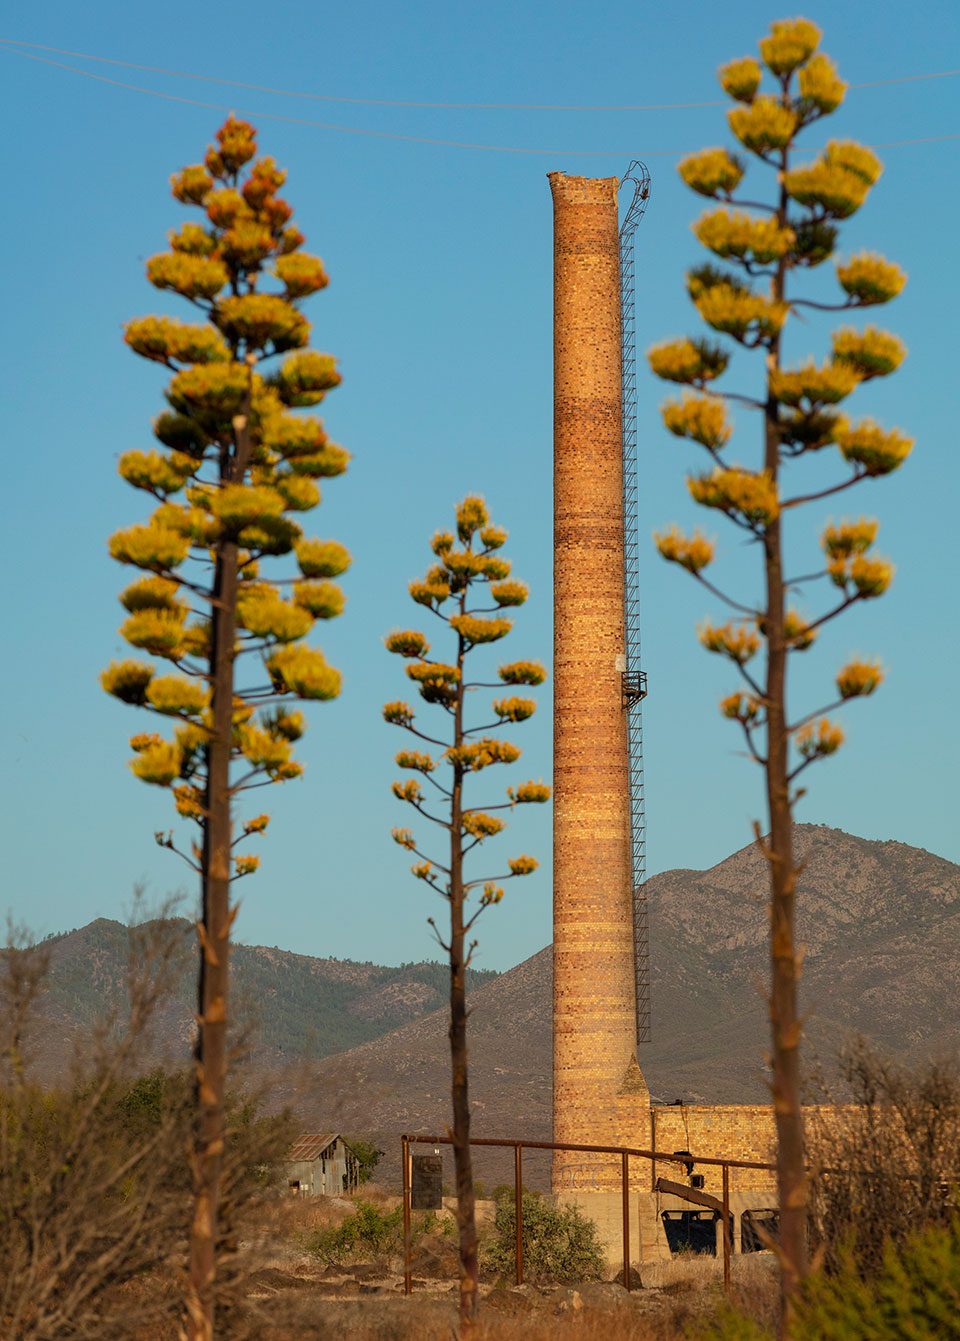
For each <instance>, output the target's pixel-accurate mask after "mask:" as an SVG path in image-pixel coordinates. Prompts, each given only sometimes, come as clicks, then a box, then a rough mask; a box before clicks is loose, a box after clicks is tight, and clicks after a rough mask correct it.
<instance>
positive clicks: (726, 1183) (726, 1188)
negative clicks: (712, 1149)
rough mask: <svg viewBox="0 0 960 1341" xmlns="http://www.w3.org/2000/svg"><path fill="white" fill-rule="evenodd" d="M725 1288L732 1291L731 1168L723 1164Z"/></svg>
mask: <svg viewBox="0 0 960 1341" xmlns="http://www.w3.org/2000/svg"><path fill="white" fill-rule="evenodd" d="M723 1288H724V1289H725V1290H726V1292H727V1294H729V1293H730V1169H729V1166H728V1165H726V1164H724V1166H723Z"/></svg>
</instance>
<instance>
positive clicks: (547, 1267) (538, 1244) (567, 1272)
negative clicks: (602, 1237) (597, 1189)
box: [482, 1188, 606, 1281]
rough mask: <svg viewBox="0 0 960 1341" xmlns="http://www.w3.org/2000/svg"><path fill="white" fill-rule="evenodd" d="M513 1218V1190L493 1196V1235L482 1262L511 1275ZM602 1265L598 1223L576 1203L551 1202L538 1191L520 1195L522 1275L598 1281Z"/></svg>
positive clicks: (487, 1266)
mask: <svg viewBox="0 0 960 1341" xmlns="http://www.w3.org/2000/svg"><path fill="white" fill-rule="evenodd" d="M516 1235H517V1217H516V1209H515V1206H514V1198H513V1189H512V1188H511V1189H510V1195H509V1197H506V1196H503V1197H500V1198H499V1199H498V1201H497V1215H496V1220H495V1221H494V1238H493V1239H492V1241H491V1242H490V1243H489V1244H488V1245H487V1247H486V1248H485V1249H484V1252H483V1256H482V1264H483V1266H484V1267H486V1268H487V1269H488V1270H490V1271H496V1272H498V1273H500V1274H501V1275H509V1274H510V1273H511V1272H512V1271H513V1269H514V1261H515V1251H516V1248H515V1245H516ZM605 1265H606V1258H605V1256H604V1252H603V1248H602V1247H601V1245H600V1242H599V1240H598V1238H597V1227H596V1225H595V1224H594V1223H593V1221H592V1220H588V1219H587V1218H586V1216H584V1215H582V1214H581V1213H580V1211H579V1210H578V1209H577V1208H576V1206H554V1205H553V1204H552V1203H551V1202H549V1201H546V1200H545V1199H544V1198H542V1197H540V1196H539V1195H537V1194H536V1193H531V1194H529V1195H524V1197H523V1274H524V1276H525V1277H526V1278H528V1279H530V1278H543V1279H547V1280H554V1281H578V1280H596V1279H597V1278H598V1277H599V1276H600V1275H602V1273H603V1269H604V1267H605Z"/></svg>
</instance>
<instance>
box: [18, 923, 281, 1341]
mask: <svg viewBox="0 0 960 1341" xmlns="http://www.w3.org/2000/svg"><path fill="white" fill-rule="evenodd" d="M183 946H184V933H183V923H176V922H172V921H171V920H170V919H169V918H168V917H160V918H156V919H154V920H152V921H149V922H145V923H143V924H141V925H140V926H137V927H134V928H132V929H131V932H130V957H129V971H128V983H127V985H128V995H129V1006H128V1009H127V1010H126V1011H124V1012H122V1013H121V1011H120V1009H119V1008H118V1009H117V1010H116V1011H115V1012H114V1013H112V1014H111V1015H109V1016H107V1017H105V1018H104V1019H103V1020H101V1021H100V1023H99V1024H98V1025H97V1026H96V1028H95V1029H94V1030H93V1032H92V1035H91V1038H90V1040H89V1041H88V1043H87V1045H86V1046H85V1048H84V1051H83V1055H82V1056H80V1055H79V1054H78V1057H77V1060H76V1065H75V1067H74V1070H73V1073H72V1074H71V1075H69V1076H68V1077H65V1078H64V1082H63V1083H62V1084H61V1085H60V1086H58V1087H56V1088H43V1087H41V1086H39V1085H37V1084H35V1083H33V1081H32V1080H31V1076H30V1048H29V1039H30V1030H29V1025H30V1021H31V1016H32V1015H33V1014H35V1011H36V1007H37V1006H38V1004H39V1002H40V1000H41V997H42V995H43V991H44V983H45V980H46V977H47V973H48V970H49V955H48V953H47V951H46V949H45V947H44V946H43V945H41V946H32V945H30V943H29V939H28V938H27V937H26V936H25V934H24V933H22V932H20V933H11V934H10V935H9V936H8V940H7V945H6V947H5V948H3V949H0V1261H2V1263H3V1268H4V1269H3V1271H2V1272H0V1336H2V1337H4V1338H5V1339H6V1338H9V1341H45V1339H46V1338H52V1337H57V1338H98V1341H112V1338H121V1337H122V1338H142V1341H152V1338H153V1337H157V1338H160V1337H172V1336H175V1335H176V1334H177V1330H178V1320H179V1317H180V1312H181V1299H182V1294H183V1289H184V1272H183V1263H184V1261H185V1256H186V1235H187V1228H188V1219H189V1201H190V1188H191V1178H192V1176H191V1166H190V1158H189V1152H190V1149H191V1135H192V1125H193V1113H194V1104H193V1097H192V1083H191V1081H190V1079H189V1078H188V1077H187V1076H186V1075H185V1074H182V1075H167V1074H165V1073H164V1072H163V1071H161V1070H155V1071H152V1072H150V1073H148V1074H146V1075H144V1074H138V1066H137V1064H138V1059H139V1058H140V1057H141V1056H143V1055H145V1054H146V1052H147V1051H148V1043H149V1037H150V1030H151V1025H152V1023H153V1020H154V1017H155V1015H156V1012H157V1008H158V1006H159V1005H160V1004H161V1002H162V1001H164V999H165V998H166V997H167V996H168V994H169V993H170V991H171V990H172V988H173V986H174V984H175V982H176V980H177V978H178V977H179V974H180V971H181V958H182V952H183ZM229 1124H230V1127H229V1131H228V1146H227V1156H226V1160H225V1171H224V1197H223V1205H222V1219H221V1225H220V1241H219V1243H218V1255H219V1258H220V1266H221V1268H222V1269H221V1270H220V1272H219V1275H218V1280H217V1293H218V1303H219V1304H220V1306H222V1308H223V1310H224V1314H223V1316H224V1318H225V1319H228V1318H230V1317H231V1316H233V1317H235V1318H236V1319H237V1323H236V1326H232V1327H231V1330H229V1333H228V1334H229V1335H231V1336H237V1337H239V1336H241V1335H242V1334H243V1327H242V1326H241V1324H240V1322H239V1313H238V1307H239V1301H240V1298H241V1296H242V1294H243V1289H244V1281H245V1279H246V1278H247V1272H248V1270H249V1267H248V1264H247V1260H246V1256H247V1255H245V1254H243V1253H240V1252H239V1251H238V1225H239V1224H240V1223H241V1221H242V1220H243V1219H244V1218H245V1216H246V1215H247V1214H248V1210H247V1208H248V1207H249V1205H250V1202H251V1200H252V1199H256V1198H259V1197H260V1196H261V1195H262V1193H263V1191H264V1190H265V1189H266V1187H267V1186H268V1185H269V1182H270V1175H271V1166H272V1164H273V1162H275V1161H276V1160H278V1159H279V1158H281V1157H282V1154H283V1151H284V1149H285V1147H286V1146H287V1145H288V1143H289V1139H290V1130H289V1123H288V1121H287V1120H286V1119H285V1118H283V1117H281V1118H276V1119H267V1120H263V1119H260V1118H258V1117H257V1114H256V1111H255V1108H254V1107H252V1106H251V1105H250V1104H249V1103H243V1102H237V1103H234V1104H233V1106H232V1109H231V1112H230V1116H229Z"/></svg>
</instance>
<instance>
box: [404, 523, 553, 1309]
mask: <svg viewBox="0 0 960 1341" xmlns="http://www.w3.org/2000/svg"><path fill="white" fill-rule="evenodd" d="M457 538H458V539H459V542H460V543H459V544H457V540H456V539H455V538H454V536H453V535H452V534H451V533H449V532H442V531H441V532H438V533H437V535H435V536H434V538H433V541H432V548H433V552H434V554H435V555H436V556H437V560H438V562H437V563H436V564H435V565H434V566H433V567H432V568H431V569H430V570H429V572H428V573H427V575H426V577H425V578H424V580H423V581H422V582H412V583H411V584H410V594H411V596H412V597H413V599H414V600H415V601H416V602H417V604H418V605H422V606H425V607H426V608H427V609H428V610H430V611H431V612H432V613H433V614H434V615H435V616H436V617H437V618H438V619H440V620H441V621H442V622H443V623H444V624H446V625H448V626H449V628H448V636H449V637H450V638H451V641H453V640H454V639H455V646H456V654H455V656H454V657H453V659H452V660H451V661H450V662H449V663H445V662H441V661H436V660H432V659H431V658H430V657H429V656H428V653H429V651H430V647H429V644H428V643H427V640H426V638H425V637H424V636H423V634H422V633H419V632H416V631H414V630H405V631H402V632H397V633H392V634H390V636H389V637H388V638H387V639H386V644H387V647H388V649H389V650H390V651H391V652H396V653H397V654H399V655H400V656H404V657H407V658H409V659H410V661H411V662H412V664H411V665H410V666H409V667H408V670H407V673H408V675H409V676H410V678H411V679H412V680H413V681H414V682H415V683H416V684H417V685H418V688H419V692H420V696H421V698H423V699H424V701H425V702H426V703H428V704H432V705H434V706H437V707H439V708H441V709H442V710H443V711H444V712H445V713H446V714H447V717H448V718H449V727H450V734H449V736H448V737H447V738H446V739H445V740H444V739H440V738H439V737H437V736H435V735H433V734H426V733H425V732H424V731H422V730H420V729H419V728H418V727H416V726H414V715H413V712H412V710H411V708H410V706H409V704H407V703H403V702H396V703H388V704H387V705H386V707H385V708H384V711H383V715H384V717H385V719H386V720H387V721H388V722H390V723H392V724H393V725H395V726H401V727H403V728H404V729H405V730H407V731H409V732H411V733H412V734H413V735H414V736H416V737H418V739H420V740H423V741H426V742H427V744H429V745H431V746H434V747H436V748H439V749H440V750H441V751H442V754H440V755H439V756H438V757H437V758H436V759H435V758H434V757H433V755H431V754H425V753H422V752H420V751H415V750H400V751H399V752H398V753H397V755H396V762H397V764H398V765H399V766H400V767H401V768H406V769H410V770H412V771H413V772H414V773H419V774H421V775H422V776H423V777H424V779H426V780H427V781H428V782H429V783H430V786H431V788H432V791H431V794H430V797H429V799H425V798H424V795H423V792H422V790H421V787H420V784H419V783H418V782H417V781H408V782H404V783H400V782H395V783H394V784H393V792H394V795H395V796H396V797H397V798H398V799H399V800H402V801H406V802H407V803H408V804H409V805H412V806H413V807H414V809H415V810H417V812H418V813H419V814H421V815H422V816H423V817H424V818H426V819H428V820H430V821H432V822H433V823H434V824H437V825H439V826H440V828H442V829H445V830H447V832H448V835H449V840H448V843H447V844H445V848H446V851H445V861H446V860H447V858H446V852H449V859H448V860H449V865H447V864H440V863H439V862H434V861H433V860H431V859H430V858H429V857H426V856H424V854H423V852H422V851H421V850H420V848H419V846H418V845H417V842H416V840H415V839H414V836H413V834H412V833H411V831H410V830H409V829H394V831H393V837H394V839H395V841H396V842H398V843H399V844H400V846H401V847H404V848H406V849H407V850H408V851H410V852H413V853H415V854H416V856H418V857H419V858H421V860H420V861H419V862H417V863H416V864H415V865H414V866H413V867H412V870H413V873H414V875H416V876H417V877H418V878H419V879H421V880H425V881H426V882H427V884H429V885H430V886H431V887H432V888H433V889H435V890H436V891H437V893H438V894H440V895H441V897H443V898H444V899H445V900H446V902H447V904H448V905H449V911H450V931H449V940H445V939H444V937H443V936H442V935H441V934H440V933H439V931H438V930H437V927H436V923H435V922H434V921H433V918H431V919H430V924H431V925H432V926H433V929H434V933H435V934H436V936H437V940H438V941H439V943H440V945H441V946H442V948H443V949H444V950H445V951H446V953H447V956H448V959H449V964H450V1027H449V1039H450V1065H451V1099H452V1107H453V1126H452V1129H451V1132H452V1139H453V1158H454V1169H455V1173H456V1186H457V1233H458V1241H459V1252H460V1324H461V1331H466V1330H469V1329H470V1328H471V1327H472V1326H473V1324H474V1321H475V1319H476V1315H477V1281H478V1275H479V1263H478V1256H477V1229H476V1219H475V1208H474V1192H473V1164H472V1160H471V1156H470V1092H469V1078H468V1052H467V1015H468V1012H467V1003H466V973H467V969H468V967H469V965H470V960H471V957H472V954H473V950H474V948H475V946H476V941H472V942H470V943H469V944H468V942H467V938H468V936H469V934H470V931H471V929H472V927H473V925H474V923H475V922H476V920H477V918H478V917H479V916H480V914H481V913H482V912H483V910H484V909H485V908H487V907H489V906H490V905H491V904H493V903H499V901H500V899H501V898H502V897H503V888H502V887H501V885H500V884H499V883H498V882H499V881H505V880H509V879H512V878H513V877H515V876H520V875H528V874H529V873H530V872H531V871H533V870H535V869H536V867H537V862H536V861H535V860H534V859H533V858H532V857H527V856H522V857H515V858H513V859H512V860H510V861H509V862H508V863H507V865H508V867H509V871H508V872H507V873H506V874H503V875H499V876H496V877H493V878H487V879H471V880H467V879H465V878H464V859H465V858H466V857H467V856H468V854H469V853H470V851H471V850H472V849H473V848H474V847H476V846H477V845H478V844H479V843H482V842H483V841H484V840H485V839H486V838H489V837H492V836H493V835H494V834H496V833H498V832H499V831H500V830H501V829H502V828H503V827H504V821H503V820H501V819H500V818H498V817H497V816H496V815H494V814H493V813H491V812H493V811H502V810H510V809H512V808H513V807H514V806H516V805H519V804H524V803H530V802H544V801H547V800H548V799H549V797H550V788H549V787H547V786H545V785H544V784H543V783H536V782H532V781H531V782H526V783H523V784H521V785H520V786H519V787H511V788H508V789H507V796H508V798H509V799H508V800H507V801H506V802H504V803H502V804H498V805H493V806H487V807H484V808H483V809H481V808H480V807H478V806H473V805H467V804H465V788H466V784H467V781H468V779H469V778H470V777H471V775H472V774H474V773H476V772H479V771H480V770H481V769H483V768H486V767H489V766H490V765H493V764H509V763H512V762H513V761H514V760H515V759H516V758H517V757H518V756H519V754H520V751H519V750H518V749H517V748H516V747H515V746H513V745H510V744H508V742H506V741H503V740H500V739H498V738H496V737H493V736H490V735H488V734H487V733H488V732H489V731H491V730H494V729H496V728H498V727H500V726H502V725H503V724H504V723H505V722H521V721H524V720H526V718H528V717H530V716H532V714H533V712H534V709H535V707H536V704H535V702H534V701H533V700H532V699H520V698H515V697H509V698H504V699H499V700H495V701H494V703H493V714H494V719H495V720H494V721H493V722H488V723H486V724H483V725H478V726H470V725H468V724H467V721H466V707H467V705H468V704H470V703H475V702H476V692H475V691H476V690H478V689H490V688H497V687H499V686H498V685H495V684H484V683H481V682H478V681H473V682H471V681H468V679H467V674H468V670H469V669H470V665H469V664H468V663H471V662H472V660H473V658H474V654H475V653H476V650H477V648H478V647H480V646H482V645H483V644H485V643H493V642H498V641H499V640H500V639H501V638H504V637H506V635H507V634H508V633H509V632H510V629H511V626H512V621H511V620H509V619H506V618H504V617H503V615H502V613H500V612H501V611H502V610H503V609H504V608H509V607H510V606H518V605H522V604H523V603H524V601H525V600H526V598H527V588H526V586H525V585H524V584H523V583H521V582H516V581H507V580H506V579H507V577H508V575H509V572H510V564H509V563H508V562H507V561H506V560H505V559H503V558H502V557H501V556H500V554H499V553H498V551H499V549H500V547H501V545H502V544H503V542H504V541H505V539H506V532H505V531H503V530H501V529H500V528H499V527H495V526H491V525H490V523H489V518H488V515H487V509H486V506H485V504H484V502H483V500H482V499H480V498H466V499H465V500H464V501H463V503H461V504H460V506H459V507H458V508H457ZM478 597H482V599H483V600H484V601H485V602H486V604H485V605H484V606H483V607H481V608H480V609H477V608H471V604H472V602H473V601H474V600H476V599H477V598H478ZM491 600H492V602H493V605H492V606H491V605H490V604H489V602H490V601H491ZM448 601H451V602H452V604H453V606H454V609H455V613H454V614H452V615H447V614H446V613H445V612H444V610H443V607H444V606H445V605H446V603H447V602H448ZM490 615H494V616H495V617H494V618H489V616H490ZM498 674H499V677H500V684H501V685H510V686H512V685H536V684H541V683H542V682H543V680H544V678H545V672H544V670H543V668H542V667H541V666H539V665H538V664H536V663H533V662H514V663H512V664H510V665H504V666H500V667H499V671H498ZM471 695H472V697H468V696H471ZM438 764H443V765H446V766H448V767H449V770H450V773H449V785H445V784H444V783H441V782H440V781H439V780H438V779H437V778H435V777H434V776H433V774H434V772H435V771H436V768H437V765H438ZM430 802H435V803H437V805H438V807H439V810H440V812H441V813H440V814H435V813H433V812H432V810H431V809H430ZM474 890H480V891H481V892H480V897H479V899H478V902H477V904H476V905H475V907H474V909H473V911H472V912H471V911H470V908H469V903H468V900H469V898H470V894H471V892H472V891H474Z"/></svg>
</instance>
